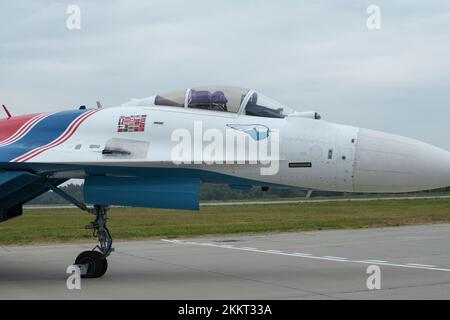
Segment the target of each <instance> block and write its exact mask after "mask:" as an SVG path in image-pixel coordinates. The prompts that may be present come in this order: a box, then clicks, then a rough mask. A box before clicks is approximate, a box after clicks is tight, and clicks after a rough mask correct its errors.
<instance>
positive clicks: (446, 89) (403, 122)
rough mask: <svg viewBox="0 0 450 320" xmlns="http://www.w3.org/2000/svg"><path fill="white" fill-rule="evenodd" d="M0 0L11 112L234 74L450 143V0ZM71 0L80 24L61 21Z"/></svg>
mask: <svg viewBox="0 0 450 320" xmlns="http://www.w3.org/2000/svg"><path fill="white" fill-rule="evenodd" d="M0 1H1V2H0V12H1V13H2V26H1V28H0V102H2V103H6V104H7V105H8V106H10V109H11V111H12V112H13V113H14V114H25V113H32V112H40V111H53V110H64V109H68V108H71V107H77V106H79V105H81V104H86V105H88V106H94V105H95V101H96V100H101V101H102V103H103V105H104V106H113V105H119V104H121V103H123V102H126V101H128V100H129V99H130V98H139V97H147V96H151V95H153V94H156V93H162V92H166V91H172V90H174V89H180V88H186V87H193V86H197V85H204V84H229V85H237V86H244V87H250V88H255V89H257V90H259V91H261V92H262V93H264V94H266V95H268V96H271V97H273V98H275V99H276V100H279V101H281V102H283V103H285V104H288V105H290V106H292V107H294V108H296V109H298V110H316V111H319V112H320V113H321V114H322V116H323V117H324V118H325V119H326V120H329V121H333V122H339V123H345V124H352V125H355V126H360V127H368V128H372V129H379V130H384V131H388V132H393V133H398V134H402V135H407V136H411V137H414V138H418V139H420V140H423V141H426V142H429V143H433V144H435V145H438V146H440V147H443V148H446V149H448V150H450V125H449V123H450V2H449V1H448V0H442V1H418V0H397V1H392V0H389V1H365V0H359V1H356V0H353V1H350V0H348V1H347V0H339V1H338V0H336V1H325V0H314V1H313V0H308V1H300V0H292V1H273V0H270V1H261V0H253V1H237V0H236V1H230V0H226V1H225V0H222V1H213V0H202V1H200V0H192V1H181V0H175V1H173V0H172V1H167V0H160V1H141V0H133V1H130V0H127V1H125V0H123V1H118V0H117V1H93V0H86V1H77V2H74V1H50V0H34V1H23V0H15V1H6V0H0ZM70 4H77V5H79V7H80V8H81V30H68V29H67V27H66V20H67V18H68V17H69V15H68V14H67V13H66V9H67V6H68V5H70ZM371 4H375V5H378V6H379V7H380V8H381V30H379V31H370V30H368V29H367V26H366V20H367V18H368V14H367V13H366V9H367V7H368V6H369V5H371Z"/></svg>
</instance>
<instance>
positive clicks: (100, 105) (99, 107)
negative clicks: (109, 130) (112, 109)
mask: <svg viewBox="0 0 450 320" xmlns="http://www.w3.org/2000/svg"><path fill="white" fill-rule="evenodd" d="M97 108H98V109H101V108H103V107H102V104H101V103H100V101H97Z"/></svg>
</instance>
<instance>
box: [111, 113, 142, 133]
mask: <svg viewBox="0 0 450 320" xmlns="http://www.w3.org/2000/svg"><path fill="white" fill-rule="evenodd" d="M146 120H147V115H145V114H144V115H134V116H120V118H119V121H118V123H117V132H144V131H145V121H146Z"/></svg>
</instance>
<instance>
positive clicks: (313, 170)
mask: <svg viewBox="0 0 450 320" xmlns="http://www.w3.org/2000/svg"><path fill="white" fill-rule="evenodd" d="M97 105H98V107H97V108H92V109H89V108H86V107H84V106H82V107H80V108H76V109H72V110H67V111H61V112H50V113H37V114H31V115H23V116H13V115H12V114H11V112H9V111H8V109H7V108H6V107H4V109H5V111H6V118H5V119H2V120H0V221H6V220H8V219H12V218H15V217H18V216H20V215H22V206H23V205H24V204H25V203H27V202H28V201H30V200H32V199H34V198H36V197H38V196H39V195H41V194H43V193H45V192H47V191H49V190H51V191H53V192H54V193H55V194H58V195H60V196H61V197H63V198H64V199H66V200H68V201H69V202H71V203H73V204H74V205H76V206H77V207H79V208H80V209H82V210H84V211H86V212H87V213H89V214H93V215H94V216H95V220H94V221H93V222H92V223H91V225H90V228H91V229H93V230H94V231H95V234H96V235H97V237H98V241H99V245H98V246H97V247H96V248H95V249H93V250H92V251H86V252H83V253H81V254H80V255H79V256H78V257H77V259H76V261H75V264H77V265H79V266H80V268H82V270H83V277H85V278H98V277H101V276H103V275H104V274H105V272H106V270H107V267H108V264H107V257H108V256H109V255H110V254H111V252H112V251H113V249H112V237H111V234H110V232H109V230H108V228H107V212H108V209H109V206H111V205H116V206H132V207H148V208H167V209H181V210H198V209H199V193H200V184H201V182H210V183H220V184H228V185H230V186H231V187H233V188H241V189H250V188H252V187H260V188H262V189H263V190H267V189H268V188H279V187H301V188H304V189H305V190H327V191H341V192H359V193H400V192H401V193H403V192H413V191H420V190H428V189H435V188H441V187H447V186H449V185H450V153H449V152H447V151H445V150H442V149H439V148H437V147H434V146H431V145H428V144H426V143H423V142H420V141H416V140H413V139H409V138H405V137H401V136H398V135H393V134H388V133H383V132H379V131H374V130H369V129H362V128H357V127H352V126H347V125H340V124H335V123H331V122H327V121H325V120H323V119H322V118H321V116H320V115H319V114H318V113H317V112H315V111H295V110H294V109H291V108H289V107H288V106H286V105H284V104H282V103H279V102H277V101H275V100H273V99H270V98H268V97H266V96H264V95H263V94H261V93H259V92H257V91H255V90H250V89H244V88H238V87H230V86H205V87H198V88H189V89H187V90H181V91H177V92H172V93H168V94H160V95H155V96H152V97H149V98H145V99H133V100H131V101H130V102H128V103H125V104H123V105H120V106H116V107H107V108H103V107H101V104H100V103H98V104H97ZM73 178H76V179H84V185H83V188H84V201H85V202H80V201H78V200H76V199H74V198H73V197H71V196H70V195H68V194H66V193H64V192H63V191H62V190H61V188H60V187H59V186H60V185H61V184H63V183H64V182H66V181H68V180H69V179H73ZM130 219H132V217H130Z"/></svg>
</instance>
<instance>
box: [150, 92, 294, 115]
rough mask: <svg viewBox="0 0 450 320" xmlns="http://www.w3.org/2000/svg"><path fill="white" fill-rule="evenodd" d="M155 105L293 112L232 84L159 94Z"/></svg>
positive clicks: (241, 111) (247, 112)
mask: <svg viewBox="0 0 450 320" xmlns="http://www.w3.org/2000/svg"><path fill="white" fill-rule="evenodd" d="M154 105H156V106H168V107H179V108H191V109H201V110H209V111H218V112H231V113H236V114H245V115H248V116H256V117H269V118H284V117H285V116H287V115H288V114H290V113H292V112H293V110H292V109H290V108H289V107H287V106H285V105H283V104H281V103H279V102H277V101H275V100H273V99H270V98H268V97H266V96H264V95H262V94H260V93H257V92H256V91H254V90H250V89H244V88H239V87H231V86H205V87H197V88H191V89H188V90H183V91H176V92H171V93H167V94H162V95H157V96H155V97H154Z"/></svg>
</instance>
